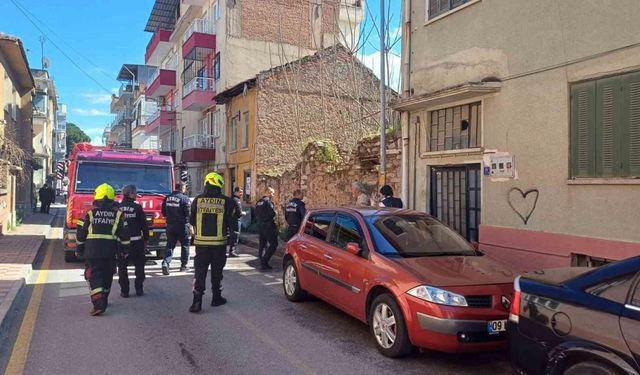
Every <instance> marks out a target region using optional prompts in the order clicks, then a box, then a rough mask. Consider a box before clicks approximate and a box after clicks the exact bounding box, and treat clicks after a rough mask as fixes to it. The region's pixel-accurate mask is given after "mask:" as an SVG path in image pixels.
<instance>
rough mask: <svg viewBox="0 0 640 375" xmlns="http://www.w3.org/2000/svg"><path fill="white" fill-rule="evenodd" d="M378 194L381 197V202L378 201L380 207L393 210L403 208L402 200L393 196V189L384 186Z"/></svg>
mask: <svg viewBox="0 0 640 375" xmlns="http://www.w3.org/2000/svg"><path fill="white" fill-rule="evenodd" d="M380 194H381V195H382V197H383V198H382V200H381V201H380V207H394V208H403V207H404V204H403V203H402V199H400V198H396V197H394V196H393V188H392V187H391V186H389V185H384V186H383V187H381V188H380Z"/></svg>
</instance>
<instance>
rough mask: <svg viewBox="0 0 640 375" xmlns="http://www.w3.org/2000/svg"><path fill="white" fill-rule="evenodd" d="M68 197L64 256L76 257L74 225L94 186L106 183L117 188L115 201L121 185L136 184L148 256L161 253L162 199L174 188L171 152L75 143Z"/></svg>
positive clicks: (88, 205)
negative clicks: (144, 214) (143, 215)
mask: <svg viewBox="0 0 640 375" xmlns="http://www.w3.org/2000/svg"><path fill="white" fill-rule="evenodd" d="M68 178H69V197H68V201H67V215H66V220H65V225H64V247H65V249H64V250H65V254H64V259H65V261H67V262H73V261H76V260H77V258H76V256H75V250H76V229H77V225H78V221H79V220H83V219H84V217H85V215H86V213H87V211H88V210H89V209H91V207H92V205H93V196H94V190H95V188H96V187H97V186H98V185H100V184H102V183H108V184H109V185H111V186H113V188H114V189H115V190H116V194H117V196H116V201H120V200H122V195H121V193H122V188H123V187H124V186H126V185H129V184H133V185H135V186H136V187H137V188H138V199H137V202H138V203H139V204H141V205H142V207H143V208H144V211H145V213H146V216H147V222H148V223H149V228H150V233H149V235H150V237H149V242H148V250H149V252H148V256H151V257H156V258H159V257H162V256H164V252H165V246H166V241H167V235H166V220H165V218H164V217H163V216H162V212H161V210H162V200H163V199H164V197H165V195H168V194H170V193H171V191H172V190H173V186H174V181H175V180H174V178H175V177H174V168H173V160H172V159H171V157H170V156H163V155H159V154H158V153H157V152H156V151H154V150H136V149H114V148H112V147H111V146H106V147H102V146H92V145H91V144H89V143H78V144H76V145H75V147H74V148H73V150H72V151H71V154H70V156H69V169H68Z"/></svg>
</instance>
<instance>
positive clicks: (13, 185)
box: [0, 34, 35, 234]
mask: <svg viewBox="0 0 640 375" xmlns="http://www.w3.org/2000/svg"><path fill="white" fill-rule="evenodd" d="M34 86H35V83H34V80H33V76H32V74H31V70H30V69H29V62H28V60H27V56H26V53H25V50H24V47H23V45H22V42H21V41H20V39H18V38H15V37H12V36H9V35H6V34H0V146H1V147H0V234H2V233H4V232H6V231H7V230H9V229H11V228H12V227H13V226H15V225H16V222H17V219H18V218H19V217H22V215H23V213H24V212H26V211H28V210H30V209H31V207H32V206H31V205H32V194H33V187H32V175H31V171H32V168H33V165H32V163H31V161H32V158H33V152H32V123H31V119H32V108H31V105H32V96H31V95H32V92H33V88H34Z"/></svg>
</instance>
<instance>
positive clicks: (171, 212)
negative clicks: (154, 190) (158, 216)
mask: <svg viewBox="0 0 640 375" xmlns="http://www.w3.org/2000/svg"><path fill="white" fill-rule="evenodd" d="M162 214H163V215H164V217H166V218H167V229H178V230H182V229H184V226H185V225H186V224H187V223H189V197H187V196H186V195H184V194H182V193H181V192H179V191H174V192H173V193H171V195H167V196H166V197H165V198H164V201H162Z"/></svg>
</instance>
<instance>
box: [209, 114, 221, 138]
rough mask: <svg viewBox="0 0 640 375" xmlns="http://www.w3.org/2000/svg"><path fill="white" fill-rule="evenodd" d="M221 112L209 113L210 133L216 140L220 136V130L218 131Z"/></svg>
mask: <svg viewBox="0 0 640 375" xmlns="http://www.w3.org/2000/svg"><path fill="white" fill-rule="evenodd" d="M219 113H220V112H219V111H217V110H216V111H213V112H209V131H210V133H209V134H211V135H212V136H213V137H214V138H218V136H219V129H218V116H219Z"/></svg>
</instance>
